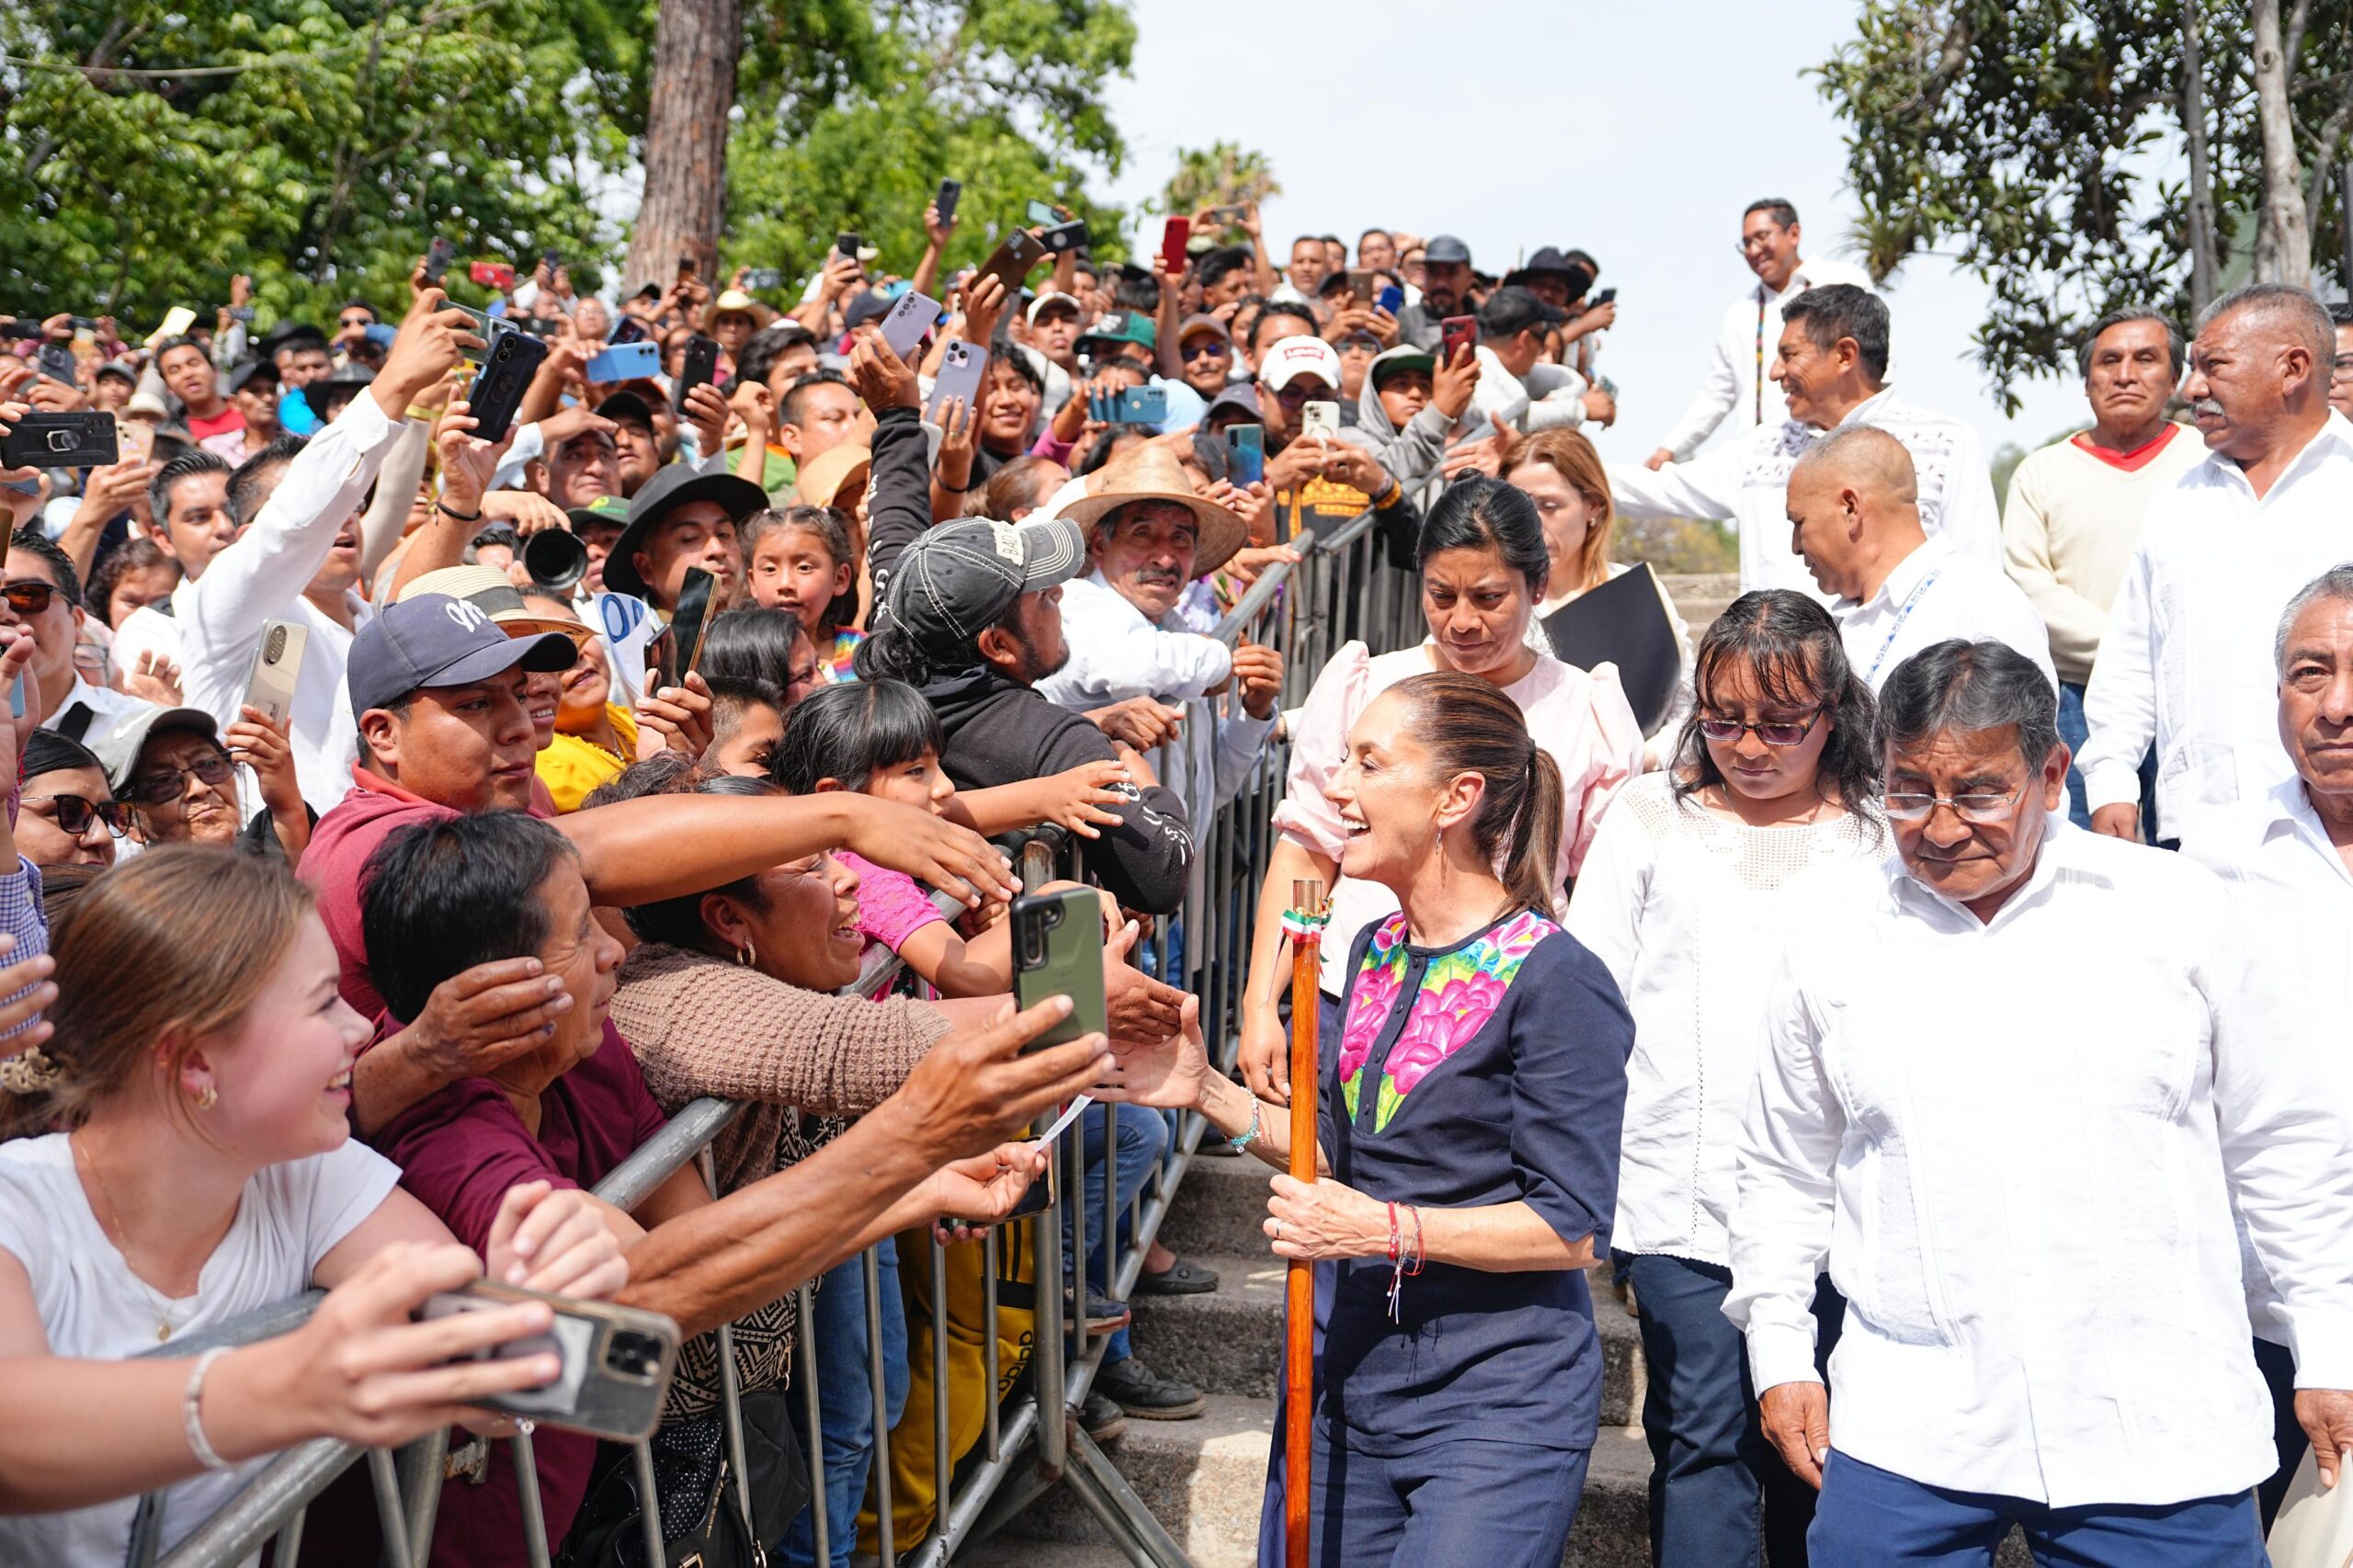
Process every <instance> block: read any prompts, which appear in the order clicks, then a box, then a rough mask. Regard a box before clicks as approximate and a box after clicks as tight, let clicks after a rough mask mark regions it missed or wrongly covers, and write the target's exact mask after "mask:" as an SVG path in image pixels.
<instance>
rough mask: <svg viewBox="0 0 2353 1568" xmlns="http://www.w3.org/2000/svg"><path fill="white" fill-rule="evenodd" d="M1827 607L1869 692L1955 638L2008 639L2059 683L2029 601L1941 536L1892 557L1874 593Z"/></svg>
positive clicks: (2015, 587)
mask: <svg viewBox="0 0 2353 1568" xmlns="http://www.w3.org/2000/svg"><path fill="white" fill-rule="evenodd" d="M1830 613H1831V615H1832V616H1833V617H1834V618H1835V619H1836V620H1837V622H1838V637H1839V641H1840V642H1844V643H1845V644H1846V647H1847V663H1848V664H1850V665H1854V666H1855V673H1856V674H1857V675H1859V676H1862V677H1863V680H1864V683H1865V684H1866V685H1868V686H1869V687H1870V688H1871V691H1872V694H1873V695H1874V696H1876V695H1877V694H1878V692H1879V690H1880V688H1881V687H1883V686H1885V685H1886V684H1887V680H1888V677H1889V676H1892V675H1893V674H1894V673H1895V667H1896V666H1897V665H1901V664H1902V663H1903V662H1904V660H1906V659H1908V658H1910V657H1911V656H1912V655H1913V654H1915V653H1919V652H1920V651H1921V650H1922V649H1924V648H1927V647H1930V646H1933V645H1934V644H1936V643H1938V642H1944V641H1946V640H1947V639H1949V638H1954V637H1958V638H1961V640H1962V641H1964V642H1978V641H1980V640H1981V639H1984V638H1987V637H1990V638H1992V639H1994V641H1995V642H2006V643H2008V644H2009V645H2010V646H2011V647H2013V648H2016V649H2017V650H2018V652H2019V653H2024V654H2025V655H2026V656H2027V657H2028V658H2029V659H2032V660H2033V661H2034V662H2035V664H2036V665H2038V666H2039V667H2040V669H2041V671H2042V676H2043V678H2044V679H2045V680H2047V681H2049V682H2050V683H2051V688H2052V690H2053V691H2056V690H2058V688H2059V676H2058V675H2057V674H2056V673H2055V672H2054V671H2053V670H2052V667H2051V639H2050V636H2049V634H2048V633H2046V632H2045V631H2044V630H2043V626H2042V618H2041V617H2040V616H2039V615H2037V614H2036V613H2035V611H2034V601H2032V600H2031V599H2029V598H2028V597H2026V592H2025V590H2023V589H2022V588H2020V587H2019V586H2018V585H2017V584H2016V583H2013V582H2011V581H2010V579H2009V578H2008V577H2007V576H2006V575H2005V574H2003V572H2002V569H2001V568H2000V567H1998V566H1989V565H1987V564H1986V563H1985V562H1983V561H1981V560H1979V559H1978V558H1977V557H1975V556H1973V555H1963V554H1961V553H1960V552H1959V551H1955V550H1954V549H1953V547H1952V541H1951V540H1948V539H1946V538H1945V537H1944V536H1943V535H1942V534H1937V535H1932V536H1931V537H1930V538H1929V539H1928V540H1926V541H1925V542H1924V543H1922V544H1921V545H1920V547H1919V548H1918V549H1916V550H1915V551H1913V552H1912V553H1911V554H1909V555H1907V556H1905V557H1904V559H1903V560H1901V561H1899V562H1896V563H1895V570H1894V571H1893V572H1890V573H1889V574H1887V581H1885V582H1883V583H1881V585H1879V592H1877V593H1875V594H1873V595H1872V596H1871V597H1870V598H1868V599H1865V600H1863V601H1861V602H1860V603H1858V602H1857V601H1855V600H1853V599H1848V598H1841V599H1839V600H1838V601H1837V602H1836V603H1835V604H1833V605H1832V606H1831V607H1830Z"/></svg>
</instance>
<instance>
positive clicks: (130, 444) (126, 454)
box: [114, 414, 155, 463]
mask: <svg viewBox="0 0 2353 1568" xmlns="http://www.w3.org/2000/svg"><path fill="white" fill-rule="evenodd" d="M114 439H115V447H116V449H118V450H119V451H120V452H121V453H122V461H124V462H127V463H143V462H145V461H146V460H148V459H149V458H150V457H153V455H154V452H155V427H154V426H153V425H150V424H148V423H147V422H146V421H145V420H143V419H125V418H124V417H122V415H119V414H118V415H115V421H114Z"/></svg>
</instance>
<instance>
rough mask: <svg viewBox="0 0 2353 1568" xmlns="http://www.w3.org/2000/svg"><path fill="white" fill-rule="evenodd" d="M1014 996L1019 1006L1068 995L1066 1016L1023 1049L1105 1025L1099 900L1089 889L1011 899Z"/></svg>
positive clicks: (1065, 1040)
mask: <svg viewBox="0 0 2353 1568" xmlns="http://www.w3.org/2000/svg"><path fill="white" fill-rule="evenodd" d="M1013 994H1014V999H1015V1000H1016V1001H1017V1002H1018V1003H1019V1004H1020V1005H1021V1006H1023V1007H1025V1008H1026V1007H1034V1006H1037V1005H1038V1004H1039V1003H1040V1002H1042V1001H1044V1000H1045V999H1046V998H1047V997H1049V996H1067V997H1069V998H1070V999H1071V1004H1072V1006H1071V1015H1070V1017H1067V1018H1064V1019H1063V1021H1062V1022H1061V1023H1059V1024H1057V1025H1055V1026H1054V1027H1053V1028H1051V1029H1049V1030H1047V1031H1046V1032H1045V1033H1044V1034H1043V1035H1041V1036H1040V1037H1039V1038H1038V1040H1036V1041H1034V1042H1033V1043H1032V1044H1031V1045H1030V1046H1029V1048H1028V1049H1029V1050H1031V1051H1036V1050H1039V1049H1040V1048H1042V1047H1044V1046H1049V1045H1063V1044H1067V1043H1068V1042H1069V1041H1071V1040H1076V1039H1078V1038H1079V1037H1080V1036H1081V1035H1087V1034H1097V1033H1101V1032H1102V1031H1103V1029H1104V1027H1105V1025H1104V1020H1105V1017H1106V1016H1107V1009H1106V1006H1105V1003H1104V1000H1103V901H1102V900H1101V899H1099V898H1097V897H1096V896H1095V890H1094V889H1092V888H1072V889H1069V890H1067V891H1066V892H1048V893H1031V894H1029V896H1028V897H1026V898H1017V899H1015V900H1014V901H1013Z"/></svg>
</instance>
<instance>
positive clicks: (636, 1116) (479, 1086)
mask: <svg viewBox="0 0 2353 1568" xmlns="http://www.w3.org/2000/svg"><path fill="white" fill-rule="evenodd" d="M304 858H305V859H306V860H307V859H308V858H309V857H308V856H305V857H304ZM662 1123H663V1117H662V1111H661V1108H659V1107H657V1106H656V1105H655V1104H654V1096H653V1095H652V1094H650V1093H648V1092H647V1090H646V1087H645V1079H644V1076H643V1075H642V1074H641V1073H639V1071H638V1066H637V1058H636V1057H635V1056H634V1055H632V1054H631V1051H630V1049H629V1046H628V1045H627V1044H626V1043H625V1042H624V1041H623V1040H622V1039H621V1037H620V1033H619V1032H618V1031H616V1030H615V1029H614V1028H613V1026H612V1025H611V1024H610V1023H609V1022H608V1023H607V1024H606V1025H605V1039H604V1043H603V1044H601V1045H600V1046H598V1047H597V1053H596V1054H595V1055H594V1056H591V1057H590V1058H589V1059H588V1060H587V1061H585V1062H582V1063H581V1064H580V1065H579V1066H577V1067H574V1069H573V1070H572V1071H571V1072H569V1073H566V1074H564V1075H563V1077H561V1078H558V1079H557V1080H556V1081H555V1082H554V1083H553V1084H552V1085H550V1086H549V1087H548V1088H547V1090H546V1091H545V1092H543V1093H542V1094H541V1095H540V1131H539V1135H538V1136H537V1137H533V1136H532V1134H531V1133H530V1131H529V1130H528V1129H526V1128H525V1127H524V1125H523V1119H522V1118H521V1117H520V1116H519V1115H517V1112H516V1110H515V1107H514V1105H513V1104H512V1103H511V1102H510V1101H509V1100H508V1099H507V1098H506V1095H505V1094H504V1093H502V1092H501V1091H500V1090H499V1088H498V1086H497V1085H494V1084H493V1083H491V1082H490V1080H488V1079H487V1078H469V1079H467V1080H466V1081H465V1082H463V1083H460V1084H452V1085H449V1087H448V1088H446V1089H443V1090H442V1091H441V1092H440V1093H438V1094H437V1095H434V1096H431V1097H429V1098H427V1099H426V1100H423V1101H421V1102H419V1103H418V1104H416V1105H415V1106H412V1107H410V1108H408V1109H407V1110H405V1111H403V1112H402V1113H401V1114H400V1115H399V1116H397V1117H395V1118H393V1119H392V1121H391V1122H389V1123H387V1124H386V1125H385V1127H384V1129H383V1131H381V1132H379V1133H378V1134H377V1135H376V1138H375V1140H374V1142H375V1145H376V1148H377V1149H378V1150H379V1151H380V1152H381V1153H382V1154H383V1155H384V1157H385V1158H387V1159H389V1160H391V1161H392V1163H393V1164H394V1165H398V1166H400V1167H401V1185H402V1186H403V1187H406V1188H408V1190H409V1191H410V1192H411V1193H413V1194H415V1197H416V1199H417V1200H418V1201H419V1202H421V1203H423V1204H424V1205H425V1206H426V1208H427V1209H430V1210H433V1212H435V1213H436V1214H438V1215H439V1216H440V1217H441V1220H442V1222H443V1223H444V1224H446V1225H448V1226H449V1230H450V1232H451V1233H452V1234H454V1235H455V1236H456V1237H457V1238H458V1239H459V1240H460V1241H461V1242H463V1243H465V1244H467V1245H468V1246H470V1247H472V1248H473V1249H474V1250H475V1251H476V1252H477V1253H479V1252H481V1251H482V1250H483V1248H484V1247H485V1246H486V1245H488V1244H489V1242H490V1225H491V1221H492V1220H494V1218H496V1217H497V1214H498V1201H499V1199H501V1198H502V1197H504V1196H505V1195H506V1189H507V1188H508V1187H515V1186H517V1185H518V1184H520V1183H523V1182H527V1181H548V1182H552V1183H553V1184H554V1185H555V1186H557V1187H595V1186H596V1185H597V1183H598V1182H600V1181H602V1180H604V1179H605V1177H606V1176H607V1175H608V1174H609V1173H610V1172H611V1171H612V1169H613V1167H614V1166H616V1165H620V1163H621V1162H622V1161H623V1160H624V1159H626V1158H628V1157H629V1155H630V1154H631V1153H632V1152H633V1151H634V1150H635V1149H636V1148H637V1147H638V1146H639V1145H640V1144H642V1143H643V1142H645V1141H646V1140H647V1139H649V1138H651V1137H653V1136H654V1133H656V1132H658V1131H661V1130H662ZM531 1441H532V1449H533V1452H534V1454H535V1455H536V1456H537V1458H538V1460H539V1471H540V1503H541V1506H542V1507H543V1508H544V1509H545V1510H546V1515H547V1524H548V1539H549V1540H551V1541H561V1540H563V1537H564V1532H565V1531H567V1530H569V1529H570V1528H572V1520H573V1516H574V1515H575V1514H577V1513H578V1512H579V1511H580V1504H581V1501H582V1499H583V1498H584V1497H585V1495H586V1494H587V1491H588V1472H589V1468H590V1466H591V1465H592V1464H593V1463H594V1461H595V1460H596V1457H597V1440H596V1439H595V1438H594V1437H583V1436H581V1435H579V1434H577V1433H572V1432H559V1431H557V1430H555V1429H554V1428H553V1427H551V1426H541V1427H540V1428H539V1429H538V1430H537V1431H536V1432H535V1433H534V1434H533V1435H532V1439H531ZM493 1447H494V1449H497V1450H499V1452H498V1453H495V1454H494V1456H493V1459H492V1461H491V1465H490V1471H489V1475H488V1477H487V1479H486V1480H484V1481H483V1483H482V1484H481V1485H479V1486H475V1485H472V1484H470V1483H465V1482H462V1481H460V1482H452V1483H449V1485H448V1486H445V1487H443V1488H442V1490H441V1517H440V1522H439V1524H438V1525H437V1526H436V1527H435V1528H434V1538H433V1558H432V1561H433V1562H434V1563H435V1564H437V1565H439V1568H507V1565H509V1564H512V1565H514V1568H522V1564H523V1563H524V1562H526V1557H525V1553H524V1550H523V1515H522V1505H521V1501H520V1498H519V1496H518V1494H517V1491H516V1486H515V1469H514V1465H513V1462H512V1461H511V1460H508V1459H506V1457H505V1456H506V1454H508V1453H511V1452H512V1449H513V1446H512V1445H511V1444H504V1443H502V1444H494V1445H493Z"/></svg>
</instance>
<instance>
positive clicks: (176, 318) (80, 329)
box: [74, 305, 196, 343]
mask: <svg viewBox="0 0 2353 1568" xmlns="http://www.w3.org/2000/svg"><path fill="white" fill-rule="evenodd" d="M195 324H196V312H194V311H192V310H190V309H189V308H188V306H186V305H174V306H173V307H172V308H171V309H170V310H168V311H165V312H164V324H163V325H161V326H159V327H157V328H156V329H155V335H154V336H153V337H151V338H149V339H148V340H147V341H149V342H150V343H161V342H163V341H164V339H165V338H167V337H177V336H179V335H180V334H182V333H184V332H186V331H187V330H188V328H190V327H192V326H194V325H195ZM85 333H86V334H88V335H89V336H88V337H86V338H85V336H84V335H85ZM96 335H97V323H96V322H94V321H91V320H89V319H88V318H87V317H85V316H75V317H74V338H75V339H76V340H77V341H94V340H95V338H96Z"/></svg>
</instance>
